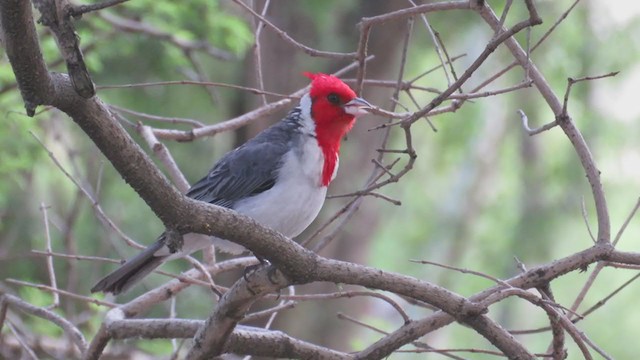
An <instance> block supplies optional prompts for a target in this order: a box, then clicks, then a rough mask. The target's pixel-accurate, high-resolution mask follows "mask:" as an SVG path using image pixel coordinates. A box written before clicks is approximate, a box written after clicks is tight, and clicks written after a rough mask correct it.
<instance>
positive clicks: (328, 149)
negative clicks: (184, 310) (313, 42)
mask: <svg viewBox="0 0 640 360" xmlns="http://www.w3.org/2000/svg"><path fill="white" fill-rule="evenodd" d="M305 75H306V76H307V77H309V78H310V79H311V89H310V91H309V93H307V94H305V95H304V96H303V97H302V98H301V99H300V104H299V105H298V106H297V107H296V108H294V109H293V110H291V111H290V112H289V114H288V115H287V116H286V117H285V118H284V119H282V121H280V122H278V123H276V124H274V125H273V126H271V127H269V128H267V129H265V130H264V131H262V132H261V133H259V134H258V135H257V136H256V137H254V138H253V139H251V140H249V141H248V142H246V143H245V144H244V145H242V146H240V147H238V148H237V149H235V150H233V151H231V152H229V153H227V154H226V155H224V156H223V157H222V158H221V159H220V160H219V161H218V162H217V163H216V164H215V165H214V166H213V168H212V169H211V170H210V171H209V173H208V174H207V176H205V177H204V178H202V179H201V180H200V181H198V182H197V183H195V184H194V185H193V186H192V187H191V188H190V189H189V191H188V192H187V194H186V196H189V197H191V198H194V199H196V200H200V201H206V202H208V203H211V204H215V205H218V206H223V207H226V208H230V209H233V210H235V211H237V212H239V213H241V214H244V215H247V216H249V217H251V218H253V219H255V220H256V221H258V222H259V223H261V224H262V225H264V226H267V227H270V228H272V229H274V230H276V231H279V232H280V233H282V234H283V235H285V236H287V237H291V238H292V237H295V236H297V235H299V234H300V233H301V232H302V231H303V230H305V229H306V228H307V226H309V224H311V222H312V221H313V220H314V219H315V218H316V216H317V215H318V213H319V212H320V209H321V208H322V205H323V203H324V200H325V196H326V193H327V186H329V183H331V181H332V180H333V179H334V178H335V176H336V172H337V170H338V155H339V151H340V141H341V140H342V138H343V137H344V136H345V134H346V133H347V132H348V131H349V130H350V129H351V128H352V127H353V125H354V123H355V120H356V118H357V117H358V116H361V115H364V114H366V113H367V109H369V108H371V105H370V104H369V103H368V102H367V101H365V100H363V99H361V98H359V97H357V96H356V93H355V92H354V91H353V90H352V89H351V88H349V86H348V85H346V84H345V83H344V82H342V81H341V80H340V79H338V78H337V77H335V76H332V75H326V74H320V73H318V74H311V73H305ZM165 238H166V236H165V234H164V233H163V234H162V235H160V236H159V238H158V240H157V241H156V242H155V243H153V244H152V245H150V246H149V247H147V248H146V249H145V250H143V251H142V252H141V253H139V254H138V255H136V256H135V257H133V258H131V259H129V260H128V261H127V262H125V263H124V264H123V265H122V266H120V267H119V268H118V269H116V270H115V271H113V272H112V273H110V274H109V275H107V276H106V277H105V278H103V279H102V280H100V281H99V282H98V283H97V284H96V285H95V286H94V287H93V288H92V289H91V292H97V291H103V292H111V293H114V294H118V293H121V292H123V291H126V290H128V289H129V288H131V286H133V285H134V284H135V283H136V282H137V281H139V280H140V279H142V278H143V277H144V276H146V275H147V274H149V273H150V272H151V271H153V270H154V269H155V268H156V267H158V266H160V265H161V264H162V263H164V262H165V261H167V260H172V259H176V258H180V257H183V256H186V255H188V254H190V253H192V252H194V251H197V250H201V249H203V248H204V247H206V246H208V245H211V241H213V244H215V245H216V247H217V248H218V249H220V250H221V251H224V252H228V253H234V254H238V253H240V252H242V251H243V250H244V248H243V247H242V246H240V245H238V244H235V243H232V242H230V241H226V240H223V239H218V238H214V237H204V236H194V234H185V235H184V237H183V238H184V242H183V247H182V249H181V250H180V251H176V252H172V251H171V250H170V249H169V248H168V247H167V246H166V245H165V241H166V239H165ZM174 251H175V250H174Z"/></svg>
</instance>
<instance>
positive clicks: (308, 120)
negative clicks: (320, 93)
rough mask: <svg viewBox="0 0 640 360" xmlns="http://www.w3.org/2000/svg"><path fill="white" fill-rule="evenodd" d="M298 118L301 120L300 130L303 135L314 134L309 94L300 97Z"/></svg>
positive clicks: (314, 128)
mask: <svg viewBox="0 0 640 360" xmlns="http://www.w3.org/2000/svg"><path fill="white" fill-rule="evenodd" d="M300 118H301V119H302V121H301V122H300V124H301V125H302V127H301V128H300V131H301V132H302V133H303V134H305V135H311V136H313V137H315V136H316V123H315V121H313V118H312V117H311V96H309V94H308V93H307V94H304V96H302V98H300Z"/></svg>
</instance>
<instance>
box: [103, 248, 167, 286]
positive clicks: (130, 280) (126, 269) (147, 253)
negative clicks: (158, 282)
mask: <svg viewBox="0 0 640 360" xmlns="http://www.w3.org/2000/svg"><path fill="white" fill-rule="evenodd" d="M163 246H164V237H163V236H161V237H160V239H159V240H158V241H156V242H155V243H153V244H152V245H150V246H149V247H147V248H146V249H144V250H143V251H142V252H141V253H139V254H138V255H136V256H134V257H133V258H131V259H129V260H127V261H126V262H125V263H124V264H122V266H120V267H119V268H117V269H116V270H115V271H113V272H112V273H110V274H109V275H107V276H105V277H104V278H103V279H102V280H100V281H98V283H97V284H96V285H95V286H94V287H92V288H91V292H92V293H94V292H98V291H102V292H105V293H113V294H114V295H117V294H119V293H121V292H124V291H127V290H129V288H131V286H133V285H134V284H135V283H137V282H138V281H140V280H141V279H142V278H144V277H145V276H147V275H148V274H149V273H150V272H152V271H153V270H154V269H155V268H157V267H158V266H160V265H162V263H163V262H164V261H165V260H167V258H168V257H169V256H164V255H161V256H157V255H156V253H157V252H158V250H160V249H161V248H162V247H163Z"/></svg>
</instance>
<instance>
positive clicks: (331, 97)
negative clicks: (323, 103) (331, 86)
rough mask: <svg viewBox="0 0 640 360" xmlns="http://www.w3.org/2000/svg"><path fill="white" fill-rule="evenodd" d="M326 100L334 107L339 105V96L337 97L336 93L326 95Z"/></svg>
mask: <svg viewBox="0 0 640 360" xmlns="http://www.w3.org/2000/svg"><path fill="white" fill-rule="evenodd" d="M327 100H329V102H330V103H332V104H334V105H338V104H340V96H338V94H336V93H331V94H329V95H327Z"/></svg>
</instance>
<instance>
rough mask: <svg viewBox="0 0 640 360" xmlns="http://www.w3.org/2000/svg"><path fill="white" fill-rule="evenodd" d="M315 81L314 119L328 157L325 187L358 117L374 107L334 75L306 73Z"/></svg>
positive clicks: (313, 92)
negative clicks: (341, 145) (341, 143)
mask: <svg viewBox="0 0 640 360" xmlns="http://www.w3.org/2000/svg"><path fill="white" fill-rule="evenodd" d="M304 75H305V76H307V77H308V78H309V79H311V90H310V91H309V96H310V97H311V117H312V118H313V120H314V122H315V124H316V136H317V139H318V145H319V146H320V148H322V152H323V154H324V159H325V160H324V168H323V171H322V184H323V185H325V186H327V185H329V183H330V182H331V180H332V178H333V172H334V169H335V166H336V162H337V160H338V153H339V152H340V140H341V139H342V138H343V137H344V136H345V135H346V134H347V132H349V130H351V128H352V127H353V125H354V123H355V120H356V117H358V116H360V115H363V114H366V113H367V112H366V111H365V109H368V108H371V105H370V104H369V103H368V102H366V101H365V100H363V99H361V98H359V97H357V96H356V93H355V92H354V91H353V90H351V88H350V87H349V86H348V85H347V84H345V83H344V82H342V80H340V79H338V78H337V77H335V76H333V75H327V74H322V73H317V74H312V73H304Z"/></svg>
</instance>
